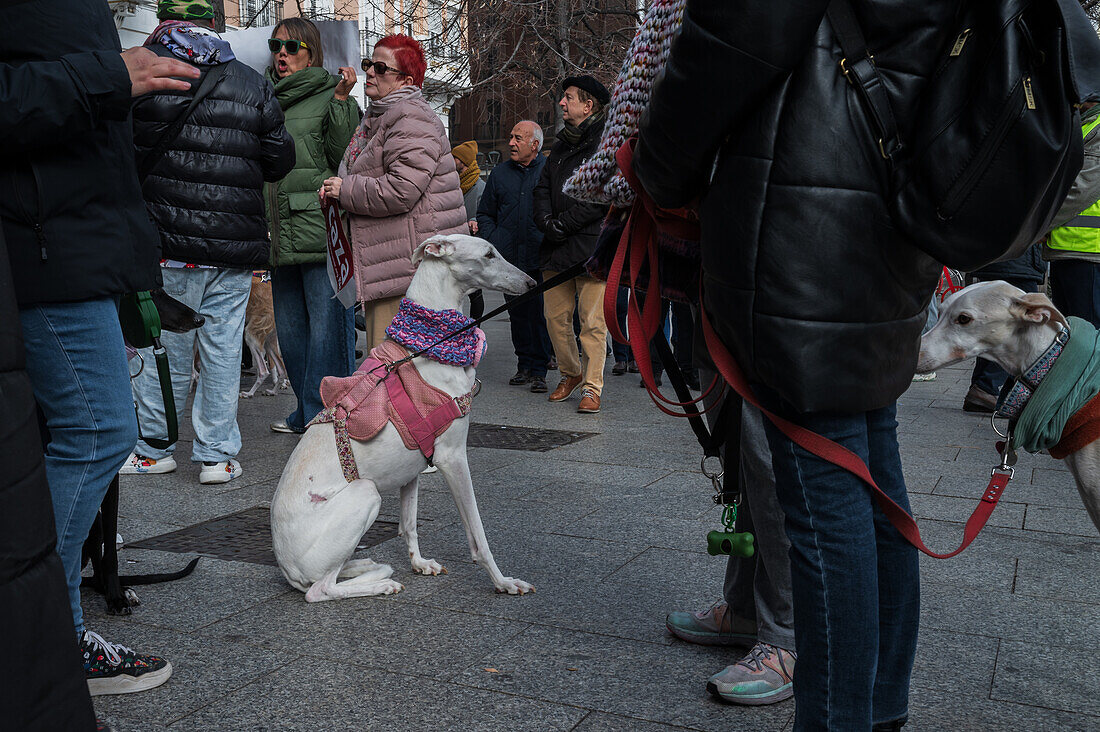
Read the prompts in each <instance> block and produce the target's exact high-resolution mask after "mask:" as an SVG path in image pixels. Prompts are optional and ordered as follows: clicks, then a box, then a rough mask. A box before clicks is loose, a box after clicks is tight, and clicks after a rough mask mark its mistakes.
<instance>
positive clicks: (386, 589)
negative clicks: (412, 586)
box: [377, 579, 405, 595]
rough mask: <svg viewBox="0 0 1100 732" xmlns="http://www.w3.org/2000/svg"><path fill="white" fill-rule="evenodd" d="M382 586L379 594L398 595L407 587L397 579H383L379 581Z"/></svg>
mask: <svg viewBox="0 0 1100 732" xmlns="http://www.w3.org/2000/svg"><path fill="white" fill-rule="evenodd" d="M378 586H379V588H380V590H381V591H380V592H378V593H377V594H379V595H396V594H397V593H398V592H400V591H401V590H403V589H405V585H403V584H401V583H400V582H398V581H397V580H391V579H388V580H382V581H380V582H379V583H378Z"/></svg>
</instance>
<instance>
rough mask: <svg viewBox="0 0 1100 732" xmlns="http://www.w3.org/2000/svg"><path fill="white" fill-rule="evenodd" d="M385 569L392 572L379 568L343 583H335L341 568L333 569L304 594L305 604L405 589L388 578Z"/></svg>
mask: <svg viewBox="0 0 1100 732" xmlns="http://www.w3.org/2000/svg"><path fill="white" fill-rule="evenodd" d="M387 569H388V570H389V571H390V572H393V570H392V569H390V568H389V567H380V568H379V569H376V570H371V571H369V572H364V573H362V574H360V575H359V576H357V577H354V578H352V579H349V580H345V581H343V582H337V579H339V577H340V572H341V571H343V567H340V568H337V569H334V570H333V571H331V572H329V573H328V574H326V575H325V576H324V577H322V578H321V579H319V580H317V581H316V582H314V583H313V585H312V586H311V587H310V588H309V590H308V591H307V592H306V602H324V601H325V600H343V599H344V598H347V597H372V596H374V595H392V594H394V593H397V592H400V591H401V590H403V589H405V588H404V586H403V585H402V584H401V583H400V582H396V581H394V580H392V579H389V578H388V577H389V575H388V574H387V573H386V570H387Z"/></svg>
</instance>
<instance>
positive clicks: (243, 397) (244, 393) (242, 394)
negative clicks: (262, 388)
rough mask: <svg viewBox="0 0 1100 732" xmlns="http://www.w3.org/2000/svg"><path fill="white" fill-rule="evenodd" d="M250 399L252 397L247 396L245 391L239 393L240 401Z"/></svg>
mask: <svg viewBox="0 0 1100 732" xmlns="http://www.w3.org/2000/svg"><path fill="white" fill-rule="evenodd" d="M251 398H252V395H251V394H249V393H248V392H247V391H242V392H241V399H251Z"/></svg>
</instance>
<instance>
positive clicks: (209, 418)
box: [133, 268, 252, 463]
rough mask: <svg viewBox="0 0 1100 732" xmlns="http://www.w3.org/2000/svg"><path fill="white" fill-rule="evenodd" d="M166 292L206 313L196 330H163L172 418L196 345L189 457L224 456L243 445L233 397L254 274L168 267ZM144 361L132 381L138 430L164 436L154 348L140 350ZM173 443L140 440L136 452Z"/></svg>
mask: <svg viewBox="0 0 1100 732" xmlns="http://www.w3.org/2000/svg"><path fill="white" fill-rule="evenodd" d="M162 274H163V276H164V291H165V292H166V293H168V294H169V295H171V296H172V297H174V298H176V299H177V300H179V301H180V302H182V303H183V304H184V305H187V306H188V307H190V308H191V309H193V310H194V311H195V312H197V313H200V314H201V315H203V316H204V317H205V318H206V323H205V324H204V325H203V326H202V327H201V328H199V329H198V330H193V331H190V332H187V333H169V332H168V331H164V332H163V333H161V336H160V342H161V344H162V345H163V346H164V349H165V350H166V351H167V352H168V365H169V371H170V372H171V375H172V394H173V397H174V399H175V400H176V416H177V418H178V419H179V421H180V422H182V421H183V408H184V406H185V405H186V404H187V394H188V392H189V391H190V387H191V364H192V359H193V354H194V350H195V347H196V345H197V346H198V351H199V379H198V382H197V383H196V385H195V401H194V403H193V404H192V405H191V427H192V428H193V429H194V431H195V440H194V442H193V443H192V444H191V460H193V461H195V462H214V463H216V462H222V461H225V460H229V459H230V458H235V457H237V453H238V452H240V451H241V430H240V428H239V427H238V426H237V401H238V394H239V393H240V389H241V348H242V342H241V339H242V338H243V337H244V314H245V308H246V307H247V305H248V294H249V292H250V291H251V289H252V272H251V271H250V270H241V269H225V268H218V269H165V270H163V271H162ZM139 354H140V355H141V358H142V360H143V362H144V364H145V366H144V368H143V369H142V370H141V373H140V374H139V375H138V376H137V377H136V378H135V379H134V380H133V386H134V401H136V402H137V407H138V422H139V424H140V425H141V434H142V435H145V436H147V437H157V438H162V439H163V438H165V437H167V434H168V430H167V426H166V421H165V415H164V397H163V396H162V395H161V387H160V381H159V379H158V378H157V369H156V363H155V361H154V359H153V349H151V348H146V349H142V350H141V351H139ZM175 449H176V446H175V445H169V446H168V447H167V448H166V449H164V450H158V449H156V448H154V447H151V446H150V445H149V444H148V443H146V442H145V441H143V440H138V442H137V446H136V447H135V448H134V451H135V452H137V453H138V454H139V455H144V456H145V457H147V458H152V459H153V460H160V459H161V458H163V457H166V456H168V455H170V454H172V452H174V451H175Z"/></svg>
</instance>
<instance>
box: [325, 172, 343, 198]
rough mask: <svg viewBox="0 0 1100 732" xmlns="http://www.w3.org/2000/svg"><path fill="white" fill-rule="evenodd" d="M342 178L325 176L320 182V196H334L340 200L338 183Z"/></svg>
mask: <svg viewBox="0 0 1100 732" xmlns="http://www.w3.org/2000/svg"><path fill="white" fill-rule="evenodd" d="M341 183H343V181H342V180H340V179H339V178H337V177H335V176H333V177H332V178H325V181H324V182H323V183H322V184H321V197H322V198H335V199H336V200H337V201H339V200H340V184H341Z"/></svg>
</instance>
